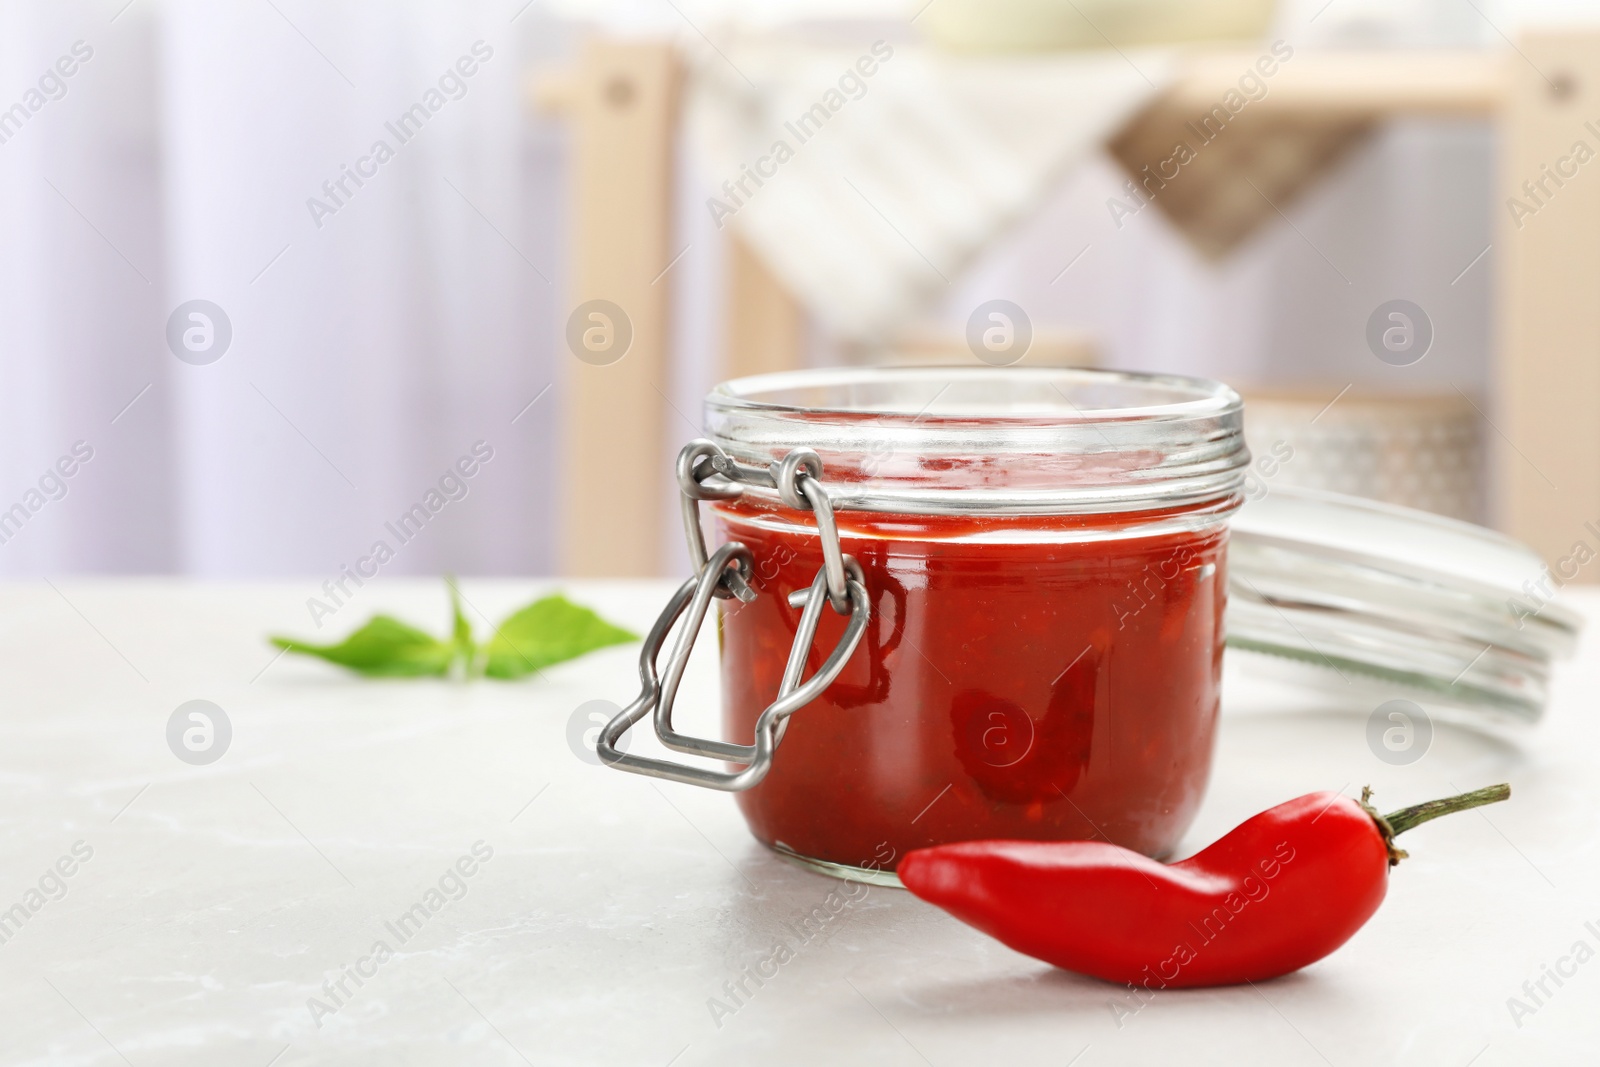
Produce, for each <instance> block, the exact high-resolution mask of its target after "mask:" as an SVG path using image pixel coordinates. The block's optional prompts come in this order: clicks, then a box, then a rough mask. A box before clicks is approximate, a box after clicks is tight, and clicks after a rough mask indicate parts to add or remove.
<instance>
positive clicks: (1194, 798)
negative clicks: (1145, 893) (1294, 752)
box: [713, 501, 1227, 868]
mask: <svg viewBox="0 0 1600 1067" xmlns="http://www.w3.org/2000/svg"><path fill="white" fill-rule="evenodd" d="M713 515H714V523H713V526H714V530H715V534H716V539H717V540H718V541H724V540H726V541H741V542H743V543H744V544H745V545H746V546H747V547H748V548H749V549H750V551H751V554H752V556H753V560H754V579H753V581H752V584H753V585H754V586H755V587H756V588H757V591H758V594H759V595H758V596H757V598H756V599H755V600H754V601H752V602H751V603H748V604H741V603H739V602H738V601H732V600H730V601H723V602H721V616H720V636H721V641H722V678H723V718H724V730H725V732H724V736H725V737H726V738H728V739H730V740H735V741H747V740H748V739H749V738H750V737H751V735H752V732H753V729H754V726H755V722H756V717H757V716H758V715H759V714H760V712H761V710H762V709H763V708H764V707H765V706H766V705H767V704H768V703H770V702H771V701H772V700H773V698H774V696H775V694H776V693H777V691H778V686H779V682H780V680H781V678H782V675H783V670H784V664H785V662H786V660H787V657H788V655H789V649H790V644H791V642H792V641H793V638H794V634H795V630H796V625H797V622H798V619H799V616H800V610H799V609H797V608H791V607H790V606H789V605H788V603H787V602H786V600H785V596H786V595H787V594H788V593H789V592H790V591H791V590H794V589H799V588H804V587H806V586H808V585H810V583H811V581H812V578H813V577H814V576H815V575H816V573H817V569H818V567H819V566H820V565H821V563H822V556H821V551H820V547H819V541H818V539H817V536H816V531H815V526H814V525H813V523H812V521H811V516H809V515H805V514H801V513H796V512H793V511H789V510H787V509H785V508H783V507H782V506H780V505H765V504H761V503H759V502H750V501H740V502H736V503H721V504H717V505H715V506H714V508H713ZM1184 518H1185V516H1184V515H1183V514H1182V512H1181V511H1177V510H1166V511H1161V512H1142V513H1122V514H1109V515H1107V514H1099V515H1076V516H1073V515H1062V516H994V517H985V518H977V517H946V516H910V515H890V514H874V513H863V512H848V513H847V512H841V513H838V515H837V521H838V523H839V532H840V537H841V542H842V547H843V550H844V551H845V552H846V553H849V554H851V555H853V556H854V557H855V558H856V559H857V561H859V563H860V564H861V567H862V569H863V571H864V574H865V578H866V583H865V584H866V588H867V591H868V594H869V596H870V597H871V609H872V612H871V620H870V623H869V625H868V628H867V631H866V635H865V637H864V638H863V640H862V642H861V645H860V646H859V647H858V648H857V649H856V651H855V654H854V655H853V656H852V657H851V659H850V661H849V663H848V665H847V666H846V668H845V670H844V673H843V674H841V675H840V676H839V678H838V679H837V680H836V681H835V682H834V683H833V685H831V686H830V687H829V688H828V689H827V690H826V691H825V692H824V693H823V694H822V696H821V697H820V698H818V699H817V700H815V701H813V702H812V703H811V704H809V705H807V706H806V707H804V708H802V709H801V710H799V711H798V712H796V713H795V715H794V716H793V717H792V718H791V719H790V720H789V722H788V724H787V728H786V731H785V733H784V734H783V736H782V740H781V744H780V747H779V750H778V751H777V753H776V754H775V759H774V760H773V766H772V770H771V772H770V773H769V774H768V775H767V777H766V778H765V780H763V781H762V782H761V783H760V784H759V785H757V786H755V787H754V788H752V789H750V790H748V791H746V792H742V793H739V794H738V801H739V805H740V807H741V809H742V810H743V813H744V815H745V818H746V820H747V821H748V822H749V824H750V827H751V830H752V831H753V832H754V834H755V835H756V837H757V838H758V839H760V840H761V841H762V842H764V843H766V844H768V845H769V846H772V847H775V848H778V849H780V850H783V851H786V852H790V853H793V854H796V855H798V856H800V857H804V858H808V859H812V860H822V861H825V862H827V863H832V864H838V865H841V866H846V867H867V866H878V865H884V866H888V867H891V868H892V866H893V860H888V861H887V862H886V861H885V856H890V857H894V858H896V859H897V858H898V857H900V856H902V855H904V854H905V853H906V852H907V851H908V850H910V849H913V848H920V847H924V846H927V845H934V844H941V843H944V842H950V841H960V840H972V839H980V838H1016V839H1044V840H1066V839H1088V838H1098V839H1102V840H1109V841H1112V842H1114V843H1116V844H1119V845H1123V846H1126V847H1128V848H1132V849H1136V850H1138V851H1140V852H1143V853H1145V854H1147V855H1151V856H1158V857H1159V856H1163V855H1166V854H1167V853H1169V852H1170V851H1171V849H1172V848H1173V847H1174V846H1175V844H1176V843H1177V840H1178V838H1179V837H1180V835H1181V834H1182V833H1183V831H1184V830H1185V829H1186V828H1187V827H1188V825H1189V822H1190V820H1191V819H1192V817H1193V816H1194V813H1195V810H1196V809H1197V807H1198V806H1199V803H1200V799H1201V796H1202V794H1203V792H1204V790H1205V786H1206V781H1207V778H1208V775H1209V771H1210V765H1211V757H1212V747H1213V738H1214V735H1215V728H1216V720H1217V712H1218V704H1219V699H1218V687H1219V681H1220V672H1221V663H1222V648H1223V633H1222V618H1223V608H1224V602H1225V590H1226V587H1227V583H1226V574H1225V573H1224V568H1225V565H1226V560H1225V553H1224V548H1225V545H1226V538H1227V529H1226V522H1225V521H1223V520H1221V519H1216V518H1215V517H1214V516H1211V515H1200V514H1196V515H1194V516H1191V518H1192V519H1193V520H1194V521H1191V522H1187V523H1186V522H1185V521H1184ZM1155 531H1160V532H1155ZM843 627H844V620H843V619H842V618H841V617H840V616H838V615H836V614H835V613H834V612H833V611H831V610H829V609H824V610H823V612H822V621H821V624H820V627H819V629H818V633H817V639H816V641H814V642H813V645H812V649H811V653H810V659H809V661H808V664H807V668H806V674H807V675H809V674H810V673H811V672H812V671H814V670H815V669H816V668H817V666H818V664H819V663H820V661H821V659H822V657H823V656H824V655H826V653H827V650H829V649H831V648H832V647H833V646H834V643H835V642H836V641H837V640H838V638H839V635H840V633H841V632H842V630H843Z"/></svg>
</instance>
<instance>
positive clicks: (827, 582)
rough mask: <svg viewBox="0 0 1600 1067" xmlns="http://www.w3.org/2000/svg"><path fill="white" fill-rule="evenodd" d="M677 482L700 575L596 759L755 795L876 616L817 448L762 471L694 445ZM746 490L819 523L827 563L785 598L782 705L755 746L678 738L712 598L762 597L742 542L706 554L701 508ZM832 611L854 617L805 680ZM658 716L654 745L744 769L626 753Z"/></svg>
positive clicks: (666, 619)
mask: <svg viewBox="0 0 1600 1067" xmlns="http://www.w3.org/2000/svg"><path fill="white" fill-rule="evenodd" d="M677 475H678V486H679V488H680V489H681V490H682V493H683V519H684V536H685V537H686V539H687V540H688V542H689V558H690V559H691V560H693V561H694V564H695V568H696V572H695V576H694V577H692V578H690V579H689V580H688V581H686V582H684V583H683V585H682V586H680V587H679V588H678V591H677V592H676V593H674V594H673V596H672V599H671V600H670V601H668V602H667V606H666V608H665V609H664V610H663V611H662V612H661V615H660V617H659V618H657V619H656V622H655V625H654V626H652V627H651V628H650V632H649V634H647V635H646V636H645V639H644V649H643V650H642V651H641V652H640V654H639V680H640V683H641V689H640V692H639V695H638V697H637V698H635V699H634V701H633V703H631V704H629V705H628V706H627V707H626V708H623V709H622V711H621V712H619V713H618V714H617V716H616V717H615V718H613V719H612V720H611V721H610V722H609V723H607V724H606V726H605V728H604V729H603V730H601V731H600V737H599V740H598V741H597V742H596V744H595V750H596V751H597V752H598V753H599V755H600V759H601V762H603V763H606V764H608V765H610V766H612V767H616V768H617V769H618V770H623V771H631V772H632V773H634V774H646V775H649V776H651V777H653V778H665V779H668V780H669V781H674V782H686V783H688V784H690V785H699V786H705V787H706V788H708V789H720V790H724V791H726V792H737V791H739V790H742V789H749V788H750V787H751V786H753V785H755V784H756V783H758V782H760V781H761V780H762V779H763V778H765V777H766V776H767V772H768V771H769V770H771V769H772V755H773V753H774V752H775V751H776V750H777V747H778V742H779V741H781V740H782V739H783V733H784V728H785V725H786V724H787V722H788V719H789V716H791V715H793V714H794V713H795V712H796V711H798V710H800V709H801V708H803V707H805V706H806V705H807V704H809V703H811V701H813V700H815V699H816V698H817V697H818V696H820V695H821V694H822V692H823V690H825V689H827V688H828V686H830V685H832V684H833V681H834V679H836V678H838V676H839V672H840V671H842V670H844V665H845V663H847V662H848V661H849V659H850V656H851V655H852V654H853V653H854V652H855V650H856V646H857V645H858V644H860V643H861V635H862V634H863V633H864V632H865V631H866V627H867V621H868V619H869V618H870V616H871V607H870V604H869V602H868V599H867V590H866V584H865V579H864V577H863V575H862V571H861V565H860V564H859V563H857V562H856V561H855V559H854V558H853V557H851V556H848V555H846V554H844V552H843V551H842V550H841V549H840V547H839V530H838V527H837V526H836V525H835V523H834V521H833V505H832V503H831V502H830V501H829V499H828V494H827V492H826V491H825V490H824V489H823V486H822V484H821V478H822V460H821V458H820V457H818V455H817V454H816V453H815V452H813V451H812V450H811V449H809V448H800V449H795V450H794V451H793V452H790V453H789V454H788V455H787V456H785V457H784V458H783V460H782V461H781V462H778V463H774V464H772V466H771V467H770V468H768V469H766V470H763V469H761V468H758V467H745V466H741V465H739V464H737V463H735V462H734V461H733V460H732V459H730V458H729V457H728V455H727V454H726V453H724V452H723V451H722V449H720V448H718V447H717V446H716V445H715V444H714V443H712V442H710V441H706V440H697V441H691V442H689V444H687V445H685V446H684V448H683V451H681V452H679V453H678V464H677ZM748 485H760V486H764V487H766V488H769V489H776V490H777V492H778V497H779V499H780V500H782V501H783V502H784V503H785V504H787V505H789V506H790V507H792V508H796V509H799V510H803V511H810V512H812V513H813V514H815V515H816V522H817V534H818V537H819V538H820V539H821V542H822V560H823V563H822V567H821V568H820V569H819V570H818V571H817V576H816V577H815V578H814V579H812V582H811V585H810V586H809V587H808V588H805V589H797V590H795V591H794V592H792V593H790V594H789V596H788V598H787V600H788V602H789V604H790V605H791V606H793V607H797V608H801V609H802V610H801V612H800V622H799V625H798V626H797V627H796V629H795V635H794V643H793V644H792V645H791V646H790V649H789V660H788V663H787V664H786V665H785V667H784V671H783V680H782V682H781V683H780V684H779V686H778V695H777V698H776V699H775V700H774V701H773V702H772V703H771V704H769V705H767V707H766V709H765V710H763V711H762V712H761V715H760V716H759V717H758V718H757V719H756V726H755V737H754V739H753V743H752V744H749V745H738V744H733V743H731V742H727V741H713V740H711V739H709V738H702V737H691V736H688V735H686V734H680V733H678V732H677V731H676V730H674V729H673V728H672V706H673V702H674V701H675V700H676V699H677V695H678V684H679V682H680V681H681V680H682V679H683V671H684V668H685V667H686V666H687V665H688V663H689V654H690V652H692V651H693V649H694V640H695V637H696V636H697V635H698V634H699V632H700V626H701V623H703V622H704V621H705V617H706V610H707V608H708V607H709V606H710V604H711V599H712V598H713V597H729V596H735V597H738V598H739V599H740V600H742V601H745V602H749V601H751V600H754V599H755V597H756V592H755V590H754V589H753V588H752V587H751V585H750V578H751V575H752V562H751V557H750V550H749V549H748V548H746V547H745V546H744V545H742V544H740V543H739V542H737V541H730V542H728V543H727V544H725V545H723V546H722V547H721V548H719V549H717V550H716V551H715V552H713V553H711V554H709V555H708V554H707V552H706V544H705V535H704V533H703V532H702V529H701V526H700V506H699V505H700V501H702V500H730V499H733V498H735V497H738V496H739V495H740V494H741V493H743V492H744V488H745V486H748ZM824 604H828V605H831V606H832V608H833V610H834V611H836V612H838V613H839V614H840V615H848V616H849V617H850V621H849V622H847V623H846V624H845V630H844V633H843V635H841V636H840V638H839V643H838V645H836V646H835V647H834V650H833V652H832V653H831V654H830V655H829V656H828V658H827V659H826V660H825V661H823V664H822V666H821V667H819V668H817V671H816V673H815V674H813V675H812V676H811V677H810V678H806V679H804V680H803V681H802V679H801V674H802V672H803V671H804V669H805V665H806V658H807V654H808V653H809V652H810V650H811V643H812V642H813V641H814V640H815V639H816V635H817V620H818V619H820V618H821V616H822V608H823V605H824ZM685 614H687V618H685V619H684V622H683V626H682V627H681V628H680V629H679V631H678V639H677V642H676V643H675V644H674V645H673V648H672V653H671V655H670V656H669V657H668V659H667V667H666V673H665V675H664V676H661V677H658V676H657V674H656V657H657V656H659V655H660V653H661V646H662V645H664V644H665V643H666V640H667V635H668V633H669V632H670V631H671V630H672V627H673V625H674V624H675V623H677V621H678V620H679V618H680V617H683V616H684V615H685ZM652 711H653V712H654V723H653V724H654V727H655V733H656V736H657V737H658V738H660V740H661V743H662V744H663V745H665V746H666V747H667V748H669V749H672V750H673V751H674V752H684V753H688V754H690V755H696V756H706V757H709V758H712V759H720V760H724V761H726V762H729V763H735V764H739V765H740V766H741V767H742V769H741V770H736V771H718V770H712V769H710V768H704V767H695V766H691V765H689V764H684V763H677V762H674V761H672V760H665V759H655V758H652V757H649V756H630V755H628V754H627V753H624V752H619V751H618V750H617V747H616V746H617V742H618V741H620V740H621V739H622V735H623V734H625V733H627V731H628V730H629V728H631V727H632V726H633V725H634V724H635V723H637V722H638V721H639V720H640V719H642V718H644V717H645V716H646V715H648V714H650V713H651V712H652Z"/></svg>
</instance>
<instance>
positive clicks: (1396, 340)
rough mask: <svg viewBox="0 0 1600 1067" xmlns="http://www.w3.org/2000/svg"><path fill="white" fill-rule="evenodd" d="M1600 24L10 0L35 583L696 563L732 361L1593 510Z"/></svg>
mask: <svg viewBox="0 0 1600 1067" xmlns="http://www.w3.org/2000/svg"><path fill="white" fill-rule="evenodd" d="M1588 21H1600V12H1597V11H1596V10H1595V9H1594V6H1593V5H1592V4H1580V3H1571V4H1565V5H1563V4H1557V3H1535V2H1524V3H1511V2H1502V3H1491V2H1488V0H1307V2H1301V0H1282V2H1280V3H1276V4H1273V3H1270V2H1267V0H1203V2H1200V3H1194V2H1188V0H1002V2H988V3H980V2H978V0H932V2H931V3H930V2H925V0H912V2H911V3H900V2H895V0H867V2H862V0H851V2H850V3H844V2H842V0H829V2H812V3H801V2H798V0H793V2H780V0H768V2H753V0H742V2H733V0H727V2H709V0H707V2H696V0H638V2H631V3H618V4H602V3H593V4H591V3H580V2H575V0H567V2H560V3H554V2H551V3H547V2H545V0H532V2H526V0H507V2H504V3H501V2H476V0H474V2H456V3H449V4H446V3H443V2H438V3H420V2H408V3H399V2H393V0H387V2H383V3H378V2H355V0H352V2H347V3H340V4H317V3H312V2H310V0H228V2H225V3H223V2H216V0H108V2H105V3H100V2H77V0H63V2H58V3H52V4H48V5H45V4H39V3H34V2H21V0H0V575H8V576H32V575H41V574H43V575H55V574H68V573H102V574H184V575H194V576H204V577H208V578H233V577H240V578H245V577H256V576H282V575H296V576H315V577H316V578H318V579H320V578H322V577H324V576H328V577H334V576H337V575H338V574H339V573H340V572H341V569H342V568H345V567H355V566H357V561H358V560H361V559H363V558H366V557H369V556H370V554H371V552H372V550H373V548H374V546H375V545H376V544H377V543H378V542H380V541H382V542H384V543H386V544H387V545H388V546H389V547H390V549H391V552H390V553H388V558H385V559H382V560H379V561H377V563H378V564H381V569H382V573H384V574H386V575H389V574H419V573H437V572H439V571H442V570H448V571H453V572H456V573H462V574H557V573H585V574H668V573H678V572H679V571H681V570H682V569H683V568H684V567H686V566H687V564H686V561H685V560H684V559H683V556H682V548H681V544H680V542H681V535H680V533H679V532H678V518H677V515H676V511H675V510H674V504H673V494H674V492H675V489H674V487H673V485H672V482H671V478H670V460H671V456H672V454H673V453H674V452H675V450H676V448H677V446H678V445H679V444H681V443H682V442H683V441H685V440H687V439H688V438H690V437H693V436H696V435H697V434H698V422H699V407H700V398H701V397H702V396H703V395H704V393H705V392H706V390H707V389H708V388H709V387H710V386H711V385H712V384H714V383H715V382H716V381H718V380H721V379H723V378H726V377H729V376H732V375H735V374H740V373H748V372H753V371H760V370H771V369H783V368H786V367H796V366H808V365H825V364H835V363H847V362H857V363H868V362H918V363H926V362H963V361H965V362H976V361H977V360H980V359H981V360H984V361H986V362H1006V363H1018V364H1022V365H1048V364H1091V365H1099V366H1103V367H1112V368H1128V369H1141V370H1156V371H1172V372H1180V373H1185V374H1195V375H1203V376H1209V377H1217V378H1221V379H1223V380H1226V381H1228V382H1229V383H1231V384H1234V385H1235V386H1236V387H1238V388H1240V389H1241V391H1243V392H1245V393H1246V395H1247V398H1248V400H1249V407H1248V414H1247V420H1248V424H1249V425H1250V427H1251V430H1250V433H1251V443H1252V447H1253V449H1254V450H1255V451H1256V452H1257V453H1258V454H1259V455H1261V456H1263V457H1268V456H1274V457H1276V461H1274V462H1271V463H1260V462H1258V466H1257V469H1256V471H1255V475H1254V477H1255V479H1256V480H1257V481H1258V482H1259V483H1261V484H1263V485H1265V484H1268V483H1272V482H1277V483H1279V484H1309V485H1320V486H1324V487H1330V488H1337V489H1342V490H1345V491H1352V492H1359V493H1363V494H1366V495H1372V496H1376V497H1380V498H1383V499H1389V500H1394V501H1397V502H1401V503H1409V504H1413V505H1416V506H1420V507H1425V508H1428V509H1430V510H1434V511H1438V512H1441V513H1444V514H1449V515H1454V516H1456V517H1460V518H1466V519H1471V520H1474V521H1482V522H1489V523H1493V524H1495V525H1499V526H1501V527H1503V528H1507V529H1510V530H1512V531H1513V532H1514V533H1517V534H1518V535H1519V536H1522V537H1524V538H1526V539H1529V540H1531V541H1533V542H1534V543H1535V545H1536V546H1537V547H1539V548H1540V549H1541V550H1542V551H1544V552H1545V553H1546V554H1547V555H1548V556H1549V557H1550V558H1552V559H1554V558H1555V557H1556V556H1557V555H1559V554H1560V553H1561V552H1562V550H1563V546H1564V545H1567V544H1570V543H1571V541H1572V540H1573V539H1574V538H1575V537H1576V536H1577V535H1578V532H1579V524H1580V523H1581V522H1582V521H1584V520H1585V519H1600V500H1597V498H1596V494H1597V493H1600V440H1597V439H1596V438H1600V429H1597V428H1596V427H1597V425H1600V419H1596V418H1595V415H1594V412H1595V407H1594V405H1595V404H1596V403H1597V402H1600V395H1597V389H1600V386H1597V383H1596V381H1595V376H1596V374H1597V373H1600V372H1597V371H1596V369H1595V368H1596V365H1597V363H1600V360H1597V358H1596V357H1597V353H1600V325H1597V324H1596V323H1594V322H1591V321H1590V320H1591V319H1592V318H1594V317H1595V316H1596V315H1597V314H1600V312H1597V311H1596V308H1595V304H1596V299H1595V292H1596V288H1595V286H1596V285H1597V284H1600V264H1596V263H1595V262H1593V261H1592V260H1593V259H1594V255H1593V254H1591V253H1590V252H1586V251H1585V249H1586V248H1588V249H1592V248H1594V247H1595V246H1596V245H1597V242H1596V241H1595V239H1594V236H1595V228H1596V226H1597V225H1600V167H1596V168H1593V169H1594V170H1595V171H1596V173H1594V174H1589V173H1587V172H1586V170H1587V169H1588V168H1586V166H1585V165H1586V164H1587V163H1588V161H1589V157H1590V156H1592V155H1593V154H1594V150H1595V149H1600V92H1597V91H1596V90H1593V89H1591V88H1590V85H1589V76H1590V75H1591V74H1593V75H1597V76H1600V60H1597V58H1596V57H1597V56H1600V39H1597V38H1596V37H1595V36H1594V35H1593V34H1592V33H1591V32H1590V31H1588V30H1586V29H1585V23H1586V22H1588ZM1590 120H1596V122H1595V123H1591V122H1590ZM1579 142H1582V143H1584V144H1585V145H1586V146H1589V147H1590V151H1589V152H1588V153H1587V154H1585V153H1583V152H1580V151H1578V150H1577V144H1578V143H1579ZM780 143H781V144H783V145H784V146H785V149H786V151H785V150H784V149H779V148H778V145H779V144H780ZM1551 173H1555V174H1556V177H1555V178H1551V177H1549V175H1550V174H1551ZM1585 183H1587V185H1586V184H1585ZM595 301H602V302H603V304H595V303H593V302H595ZM995 301H1002V302H1003V303H1002V304H995V303H993V302H995ZM596 309H598V310H596ZM997 309H998V312H997ZM997 313H998V314H999V315H1000V317H999V318H996V317H994V316H995V315H996V314H997ZM597 314H598V315H599V317H598V318H596V317H595V315H597ZM1397 316H1398V317H1397ZM991 327H997V328H999V329H1000V331H1001V333H1000V334H989V333H986V331H988V330H989V329H990V328H991ZM591 331H598V332H591ZM996 337H998V338H999V340H998V341H997V340H995V338H996ZM986 338H987V339H986ZM469 469H470V470H471V473H470V474H468V473H467V471H468V470H469ZM418 507H420V508H421V509H422V512H423V517H421V518H417V517H415V516H416V515H417V514H418V512H417V510H416V509H417V508H418ZM408 515H410V516H413V518H412V520H411V522H410V523H409V524H408V523H406V522H405V521H403V517H404V516H408Z"/></svg>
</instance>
